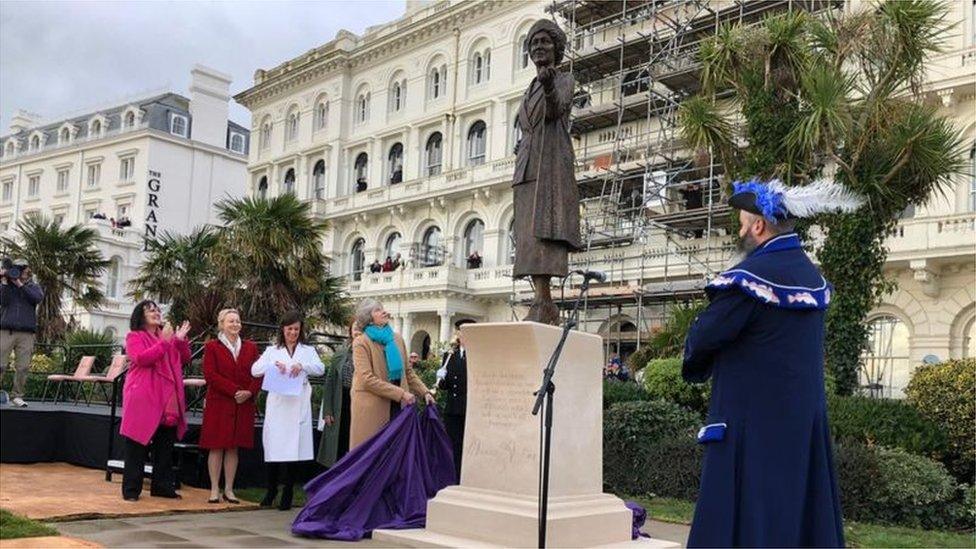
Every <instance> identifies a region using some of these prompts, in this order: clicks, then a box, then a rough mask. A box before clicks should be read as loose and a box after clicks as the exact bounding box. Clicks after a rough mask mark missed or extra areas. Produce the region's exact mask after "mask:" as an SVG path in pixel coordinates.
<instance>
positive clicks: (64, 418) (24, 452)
mask: <svg viewBox="0 0 976 549" xmlns="http://www.w3.org/2000/svg"><path fill="white" fill-rule="evenodd" d="M120 420H121V418H116V421H115V425H113V426H112V436H113V437H114V441H113V444H112V455H111V456H109V449H108V446H109V443H108V433H109V424H110V423H111V408H110V407H109V406H107V405H85V404H70V403H58V404H49V403H41V402H31V401H29V402H28V406H27V407H26V408H16V407H12V406H0V463H48V462H64V463H71V464H74V465H80V466H83V467H92V468H96V469H105V467H106V464H107V462H108V460H109V459H112V460H122V459H123V447H124V442H123V438H122V436H121V435H119V421H120ZM188 423H189V429H188V430H187V433H186V436H185V437H184V438H183V440H182V441H180V442H182V443H183V445H184V446H185V447H184V448H180V449H178V451H177V457H176V460H177V463H178V465H179V469H180V479H181V481H182V482H183V483H185V484H189V485H190V486H198V487H209V485H210V481H209V479H208V476H207V457H206V456H207V451H206V450H200V449H197V448H196V444H197V441H198V440H199V438H200V423H201V416H200V415H199V414H191V415H190V416H189V417H188ZM261 428H262V426H261V424H260V423H258V424H257V425H256V426H255V428H254V442H255V447H254V448H251V449H242V450H241V451H240V465H239V466H238V469H237V480H236V481H235V485H236V487H238V488H245V487H250V486H264V484H265V473H264V450H263V448H262V445H261ZM318 435H319V433H318V432H317V431H316V432H314V436H313V439H314V441H315V444H316V449H317V446H318V440H319V436H318ZM322 470H323V468H322V467H321V466H319V465H318V464H317V463H315V462H311V463H309V464H308V465H307V466H306V467H305V471H304V473H305V474H304V475H303V477H304V479H308V478H311V477H312V476H314V475H316V474H318V473H320V472H321V471H322ZM304 479H303V480H304Z"/></svg>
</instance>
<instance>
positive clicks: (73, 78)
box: [0, 0, 404, 133]
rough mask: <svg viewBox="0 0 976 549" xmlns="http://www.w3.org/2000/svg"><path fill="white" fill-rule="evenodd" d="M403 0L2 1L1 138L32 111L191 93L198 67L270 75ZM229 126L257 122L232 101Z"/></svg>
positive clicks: (243, 75) (242, 81) (242, 83)
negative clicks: (19, 113) (18, 114)
mask: <svg viewBox="0 0 976 549" xmlns="http://www.w3.org/2000/svg"><path fill="white" fill-rule="evenodd" d="M403 10H404V2H403V0H371V1H363V0H358V1H344V2H339V1H318V2H311V1H303V2H273V1H234V2H230V1H219V2H203V1H192V2H190V1H185V2H164V1H139V2H134V1H130V2H100V1H93V2H0V133H7V131H8V127H9V124H10V119H11V116H12V115H13V113H14V111H16V110H17V109H26V110H29V111H32V112H36V113H38V114H40V115H42V116H43V117H44V118H45V119H54V118H56V117H59V116H60V115H64V114H69V113H71V112H74V111H79V110H82V109H86V108H95V107H98V106H102V105H107V104H111V103H114V102H122V101H124V99H125V98H126V97H129V96H132V95H136V94H139V93H142V92H146V91H149V90H155V89H158V88H161V87H166V88H168V89H170V90H172V91H175V92H177V93H182V94H186V93H187V87H188V85H189V80H190V68H191V67H192V66H193V65H194V64H195V63H201V64H204V65H207V66H210V67H213V68H215V69H217V70H220V71H222V72H225V73H228V74H230V75H232V76H233V79H234V82H233V83H232V84H231V93H237V92H239V91H241V90H244V89H246V88H248V87H250V85H251V83H252V79H253V76H254V71H255V70H256V69H258V68H270V67H273V66H275V65H278V64H280V63H282V62H284V61H286V60H288V59H291V58H292V57H295V56H297V55H299V54H301V53H304V52H306V51H308V50H310V49H312V48H315V47H317V46H320V45H322V44H324V43H326V42H328V41H329V40H331V39H332V38H333V37H334V36H335V33H336V31H338V30H339V29H348V30H350V31H352V32H355V33H357V34H362V32H363V31H364V30H365V29H366V27H369V26H371V25H377V24H381V23H385V22H388V21H391V20H393V19H395V18H397V17H399V16H400V15H402V14H403ZM230 112H231V119H232V120H234V121H235V122H238V123H241V124H244V125H245V126H249V125H250V114H249V113H248V111H247V110H246V109H244V108H243V107H241V106H240V105H237V104H236V103H235V102H233V100H232V101H231V111H230Z"/></svg>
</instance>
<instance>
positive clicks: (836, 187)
mask: <svg viewBox="0 0 976 549" xmlns="http://www.w3.org/2000/svg"><path fill="white" fill-rule="evenodd" d="M732 189H733V191H732V196H731V197H730V198H729V206H732V207H733V208H738V209H740V210H745V211H747V212H751V213H754V214H756V215H761V216H763V217H764V218H766V219H768V220H769V221H771V222H773V223H777V222H779V221H782V220H786V219H796V218H805V217H813V216H815V215H817V214H821V213H827V212H853V211H854V210H857V209H858V208H860V207H861V205H862V204H864V199H863V198H861V197H860V196H858V195H857V194H855V193H854V192H852V191H851V190H850V189H848V188H847V187H844V186H843V185H841V184H839V183H835V182H833V181H828V180H826V179H820V180H817V181H814V182H813V183H811V184H809V185H806V186H804V187H788V186H786V185H784V184H783V182H782V181H780V180H779V179H772V180H770V181H761V180H759V179H758V178H753V179H751V180H749V181H745V182H743V181H736V182H734V183H732Z"/></svg>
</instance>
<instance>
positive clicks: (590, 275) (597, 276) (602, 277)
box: [573, 270, 607, 282]
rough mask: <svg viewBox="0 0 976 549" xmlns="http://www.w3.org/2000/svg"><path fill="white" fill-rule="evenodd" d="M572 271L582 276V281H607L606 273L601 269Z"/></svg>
mask: <svg viewBox="0 0 976 549" xmlns="http://www.w3.org/2000/svg"><path fill="white" fill-rule="evenodd" d="M573 272H574V273H576V274H578V275H580V276H582V277H583V280H584V281H587V282H588V281H590V280H595V281H597V282H606V281H607V274H606V273H604V272H601V271H583V270H576V271H573Z"/></svg>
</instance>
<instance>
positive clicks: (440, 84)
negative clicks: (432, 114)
mask: <svg viewBox="0 0 976 549" xmlns="http://www.w3.org/2000/svg"><path fill="white" fill-rule="evenodd" d="M445 95H447V65H446V64H443V65H439V66H435V67H433V68H431V69H430V71H429V72H428V75H427V98H428V99H429V100H431V101H434V100H436V99H440V98H442V97H444V96H445Z"/></svg>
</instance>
